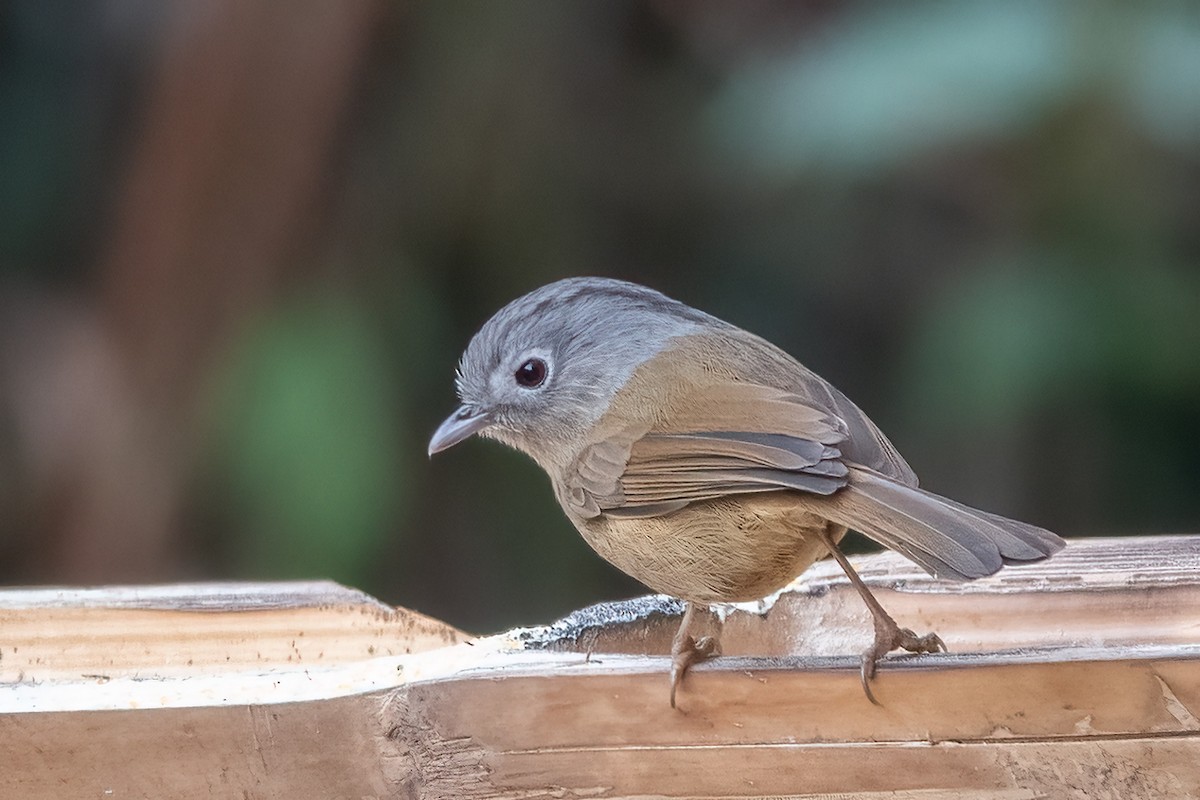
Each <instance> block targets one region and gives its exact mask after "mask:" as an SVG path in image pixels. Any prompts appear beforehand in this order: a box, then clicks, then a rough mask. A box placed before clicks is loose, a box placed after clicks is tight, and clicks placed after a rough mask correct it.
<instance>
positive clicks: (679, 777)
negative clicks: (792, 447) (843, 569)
mask: <svg viewBox="0 0 1200 800" xmlns="http://www.w3.org/2000/svg"><path fill="white" fill-rule="evenodd" d="M853 561H854V563H855V565H856V567H857V568H858V569H859V570H860V573H861V574H862V576H863V578H864V580H865V581H866V582H867V583H868V584H869V585H871V586H872V587H873V588H874V589H875V590H876V592H877V596H878V597H879V599H880V601H881V603H882V604H883V605H884V607H885V608H887V609H888V610H889V611H890V612H891V614H892V615H893V616H894V617H895V618H896V619H897V621H898V622H899V623H900V624H901V625H902V626H905V627H910V628H912V629H914V630H915V631H917V632H918V633H923V632H926V631H930V630H932V631H936V632H938V633H939V634H940V635H941V636H942V638H943V639H944V640H945V642H946V645H947V647H948V648H949V650H950V652H948V653H939V654H933V655H919V656H909V655H901V656H890V657H888V658H887V659H885V660H884V661H883V662H881V664H880V668H879V673H878V676H877V678H876V681H875V683H874V686H873V688H874V691H875V693H876V695H877V697H878V698H879V700H880V701H881V703H882V706H873V705H871V704H870V703H868V702H867V700H866V699H865V697H864V696H863V693H862V689H861V687H860V685H859V676H858V670H859V655H858V654H859V653H861V652H862V650H863V649H864V648H865V647H866V645H867V644H868V642H869V638H870V635H871V632H872V628H871V623H870V617H869V615H868V613H867V611H866V609H865V607H864V606H863V605H862V603H861V600H860V599H859V598H858V597H857V595H856V594H855V593H854V591H853V589H852V587H850V585H849V583H848V581H846V579H845V577H844V576H843V575H842V574H841V573H840V571H839V569H838V567H837V565H836V564H833V563H830V562H822V563H820V564H818V565H816V566H814V567H813V568H812V569H810V570H809V571H808V572H806V573H805V574H804V575H803V576H801V577H800V578H799V579H798V580H797V581H796V582H794V583H793V584H792V585H791V586H790V587H788V588H787V589H785V590H784V591H782V592H780V593H779V594H778V595H776V596H774V597H772V598H769V599H767V600H765V601H762V602H761V603H756V604H746V605H740V606H736V607H721V608H718V609H714V611H713V613H711V614H710V616H709V618H708V619H707V621H706V622H707V624H708V625H709V626H710V628H711V632H713V633H716V632H718V630H719V632H720V639H721V644H722V650H723V653H724V655H722V656H721V657H718V658H715V659H713V660H711V661H709V662H706V663H704V664H700V665H698V666H696V667H694V668H693V670H692V671H691V672H690V673H689V674H688V676H687V678H686V679H685V681H684V683H683V686H682V687H681V689H680V693H679V705H680V708H679V710H673V709H671V708H670V707H669V705H668V703H667V693H668V678H667V674H668V669H669V660H668V658H667V656H666V653H667V652H668V650H669V647H670V640H671V637H672V635H673V634H674V632H675V628H676V627H677V625H678V621H679V614H680V612H681V610H682V606H681V604H680V603H678V601H674V600H671V599H669V598H665V597H659V596H650V597H644V598H638V599H635V600H630V601H625V602H619V603H608V604H602V605H598V606H593V607H591V608H588V609H584V610H581V611H579V612H576V613H574V614H572V615H570V616H568V617H566V618H565V619H563V620H560V621H558V622H556V623H553V624H551V625H546V626H540V627H530V628H522V629H517V630H513V631H508V632H505V633H502V634H499V635H495V636H487V637H479V638H471V637H469V636H467V635H466V634H464V633H462V632H461V631H458V630H457V629H455V628H453V627H451V626H449V625H447V624H445V623H442V622H439V621H437V620H434V619H432V618H430V617H426V616H423V615H421V614H418V613H416V612H412V611H407V610H405V609H397V608H391V607H389V606H386V605H383V604H381V603H379V602H378V601H376V600H374V599H373V598H370V597H369V596H367V595H364V594H362V593H361V592H357V591H355V590H352V589H346V588H344V587H341V586H338V585H336V584H332V583H324V582H315V583H284V584H200V585H188V584H185V585H174V586H165V587H109V588H98V589H48V588H43V589H14V590H8V591H3V592H0V760H2V761H3V762H4V763H6V764H9V765H10V766H11V765H16V771H13V770H12V769H10V770H7V771H5V773H4V774H3V775H0V788H4V787H7V788H10V789H12V788H20V789H21V790H22V791H23V792H24V793H25V794H24V795H22V796H29V797H37V796H54V795H53V793H52V792H51V789H50V788H49V787H52V786H57V787H58V789H62V788H63V785H62V784H52V783H50V782H49V781H50V779H51V778H52V777H53V778H54V779H55V780H58V779H60V778H61V774H60V771H61V770H71V769H80V768H81V767H86V769H92V768H93V766H97V765H99V764H101V763H103V758H105V757H107V755H108V754H109V753H108V748H109V747H111V746H115V745H116V743H117V742H123V743H125V744H126V745H130V746H135V747H136V746H138V744H137V743H138V736H142V737H144V738H145V741H144V742H143V743H142V745H141V746H143V747H144V748H145V749H146V752H147V753H158V754H159V755H160V756H165V755H166V754H169V753H173V752H176V751H175V750H172V749H171V748H179V747H189V748H190V747H192V746H193V745H194V744H195V740H196V738H197V737H198V738H199V739H201V740H204V741H206V742H208V746H207V749H204V748H201V749H200V750H197V751H193V750H188V751H187V752H189V753H191V755H189V756H188V758H190V759H192V761H193V762H194V763H193V768H194V770H195V772H196V775H197V780H199V776H208V777H211V775H212V774H214V773H213V772H212V771H213V770H217V769H218V768H219V769H220V770H221V773H220V774H222V775H224V776H226V777H227V778H228V777H229V776H233V780H234V785H240V782H239V781H243V780H244V781H250V782H252V783H254V785H258V786H260V787H263V786H266V787H269V788H270V790H269V791H266V794H265V795H264V796H276V795H273V794H271V792H278V793H282V792H285V791H289V790H291V789H294V788H297V787H307V789H309V790H313V791H315V792H316V794H312V795H309V796H331V797H332V796H337V795H339V794H345V795H346V796H359V795H364V796H391V795H390V794H389V792H396V791H399V790H398V789H397V787H402V788H403V787H407V788H405V792H408V794H405V793H404V792H400V796H421V797H425V796H429V797H441V796H446V797H451V796H461V797H509V796H511V797H518V796H519V797H535V796H551V795H553V794H554V793H555V792H559V793H560V794H559V795H555V796H561V792H564V791H568V790H569V791H573V792H581V793H585V794H586V793H590V794H591V795H592V796H597V797H636V796H643V795H655V796H663V797H684V796H712V797H716V796H720V797H759V796H766V795H769V794H772V793H786V792H793V793H792V794H787V796H788V797H793V796H794V797H801V796H809V795H807V794H794V792H795V791H796V787H797V786H801V785H802V786H803V788H804V791H806V792H810V793H819V792H837V791H856V792H862V791H867V790H870V791H879V792H891V791H901V790H903V791H912V792H926V794H920V795H919V796H920V797H922V798H925V797H940V796H941V795H939V794H937V792H951V794H947V795H946V796H947V797H949V796H972V797H975V796H978V797H984V796H987V797H994V798H1001V797H1005V798H1008V797H1013V798H1015V797H1032V796H1034V795H1031V794H1020V793H1019V792H1018V793H1016V794H1011V793H1009V794H1005V792H1016V791H1017V790H1018V789H1020V790H1021V791H1024V789H1022V788H1021V787H1026V788H1027V787H1029V786H1040V787H1044V786H1053V785H1058V784H1056V783H1055V780H1059V779H1061V781H1065V782H1066V783H1064V784H1063V785H1067V784H1069V785H1076V784H1080V783H1081V782H1082V783H1081V785H1087V779H1085V778H1086V776H1084V778H1080V777H1079V776H1076V777H1071V776H1069V775H1068V776H1067V777H1065V778H1064V777H1062V775H1061V774H1059V773H1062V771H1063V769H1067V768H1066V767H1064V766H1062V765H1063V764H1066V763H1068V762H1069V763H1073V764H1075V765H1076V766H1075V767H1072V768H1073V769H1084V770H1085V771H1089V770H1090V771H1092V772H1096V771H1097V770H1101V771H1102V770H1103V769H1109V770H1110V772H1109V773H1104V774H1106V775H1110V777H1111V769H1113V768H1114V767H1113V764H1114V763H1116V764H1117V765H1118V766H1120V765H1122V764H1124V765H1125V767H1128V768H1129V769H1130V770H1132V772H1131V774H1134V773H1136V776H1137V779H1138V780H1139V781H1143V783H1139V784H1138V785H1137V786H1133V784H1130V786H1131V787H1133V788H1132V789H1130V791H1129V792H1127V793H1126V794H1125V795H1123V796H1130V797H1135V796H1141V795H1140V794H1138V792H1137V791H1134V789H1139V790H1140V789H1145V791H1146V792H1150V793H1153V791H1155V790H1156V787H1158V788H1161V787H1163V786H1165V787H1167V789H1171V787H1176V788H1178V787H1182V788H1183V789H1184V790H1187V791H1188V792H1192V791H1194V792H1197V793H1200V766H1197V764H1200V536H1169V537H1168V536H1163V537H1134V538H1120V539H1077V540H1073V541H1071V543H1070V544H1069V546H1068V547H1067V548H1066V550H1064V551H1063V552H1062V553H1060V554H1059V555H1057V556H1056V557H1055V558H1053V559H1050V560H1048V561H1046V562H1042V563H1039V564H1032V565H1026V566H1021V567H1015V568H1007V569H1005V570H1002V571H1001V572H1000V573H998V574H997V575H995V576H993V577H991V578H985V579H982V580H979V581H975V582H972V583H966V584H962V583H955V582H950V581H941V580H937V579H934V578H931V577H929V576H927V575H925V574H924V573H922V572H920V571H919V570H918V569H917V568H916V567H914V566H913V565H911V564H910V563H909V562H907V561H905V560H904V559H902V558H900V557H899V556H896V555H894V554H891V553H882V554H875V555H870V556H863V557H858V558H855V559H853ZM172 709H174V710H175V712H171V710H172ZM222 709H227V710H228V712H229V713H225V712H223V711H222ZM168 712H171V713H176V714H177V715H178V716H177V717H172V716H170V714H169V713H168ZM163 714H168V716H166V717H164V716H162V715H163ZM147 715H150V716H147ZM264 719H265V720H266V722H265V723H264V722H263V720H264ZM149 720H153V722H152V723H150V724H147V721H149ZM180 725H182V726H185V728H186V727H187V726H191V728H190V730H191V733H190V734H189V736H190V737H192V738H189V739H187V741H186V742H182V741H176V739H175V738H173V737H175V735H176V734H177V733H178V730H179V728H178V726H180ZM264 725H265V727H264ZM197 726H199V727H197ZM210 729H211V730H210ZM243 729H244V730H243ZM197 731H199V732H198V733H197ZM328 736H333V737H335V740H336V741H338V742H341V741H345V740H347V739H348V740H350V741H352V742H354V743H355V744H353V745H352V746H351V745H347V746H346V748H345V749H344V751H343V750H337V748H336V747H335V748H334V750H337V753H338V755H336V756H335V755H333V754H330V753H328V752H327V753H325V758H326V759H327V761H328V760H329V759H332V760H333V761H332V762H330V763H326V764H325V766H324V767H323V768H322V770H321V771H320V772H312V773H311V774H309V773H305V772H304V771H303V770H299V771H297V770H298V768H297V767H296V766H295V764H296V762H295V757H296V754H297V753H300V752H308V750H310V749H311V748H312V747H313V744H312V741H314V740H313V738H312V737H317V739H319V740H323V739H324V738H325V737H328ZM48 743H51V744H48ZM64 743H67V744H69V745H70V747H69V748H68V749H67V750H65V751H64V753H63V755H62V758H61V759H58V758H56V757H55V756H54V754H53V753H54V750H55V747H56V746H59V747H66V744H64ZM937 743H941V744H946V745H948V744H956V745H961V746H967V745H986V747H984V750H981V751H977V750H970V749H968V750H962V751H948V750H945V749H944V748H943V749H941V750H939V751H938V753H937V754H935V755H931V754H930V753H929V752H927V750H918V751H914V750H912V749H911V746H912V745H914V744H917V745H925V746H928V745H932V744H937ZM1038 743H1040V744H1041V745H1045V744H1046V743H1053V744H1054V745H1055V746H1056V747H1058V748H1060V749H1059V750H1057V751H1055V752H1057V753H1058V755H1056V756H1054V757H1053V758H1052V759H1051V760H1054V759H1058V760H1059V761H1058V762H1056V763H1059V766H1058V767H1056V768H1055V770H1057V772H1055V775H1058V777H1057V778H1054V777H1053V776H1051V777H1049V778H1047V777H1046V776H1045V775H1042V777H1038V776H1039V775H1040V774H1041V773H1039V772H1038V769H1041V768H1042V767H1041V766H1039V765H1044V760H1045V757H1048V756H1043V755H1037V754H1033V753H1032V751H1030V750H1028V749H1023V747H1024V746H1025V745H1030V744H1038ZM328 747H329V745H328V744H325V745H323V746H322V749H327V748H328ZM863 747H867V748H876V750H877V749H878V748H879V747H884V748H885V749H887V753H888V755H887V758H886V759H885V760H884V761H882V762H879V764H878V766H879V767H880V768H882V770H883V773H884V774H876V773H875V772H872V774H870V775H864V774H861V773H862V770H861V769H859V768H857V766H856V759H859V758H861V756H858V755H853V754H854V753H855V752H861V748H863ZM1097 747H1100V748H1101V749H1100V750H1097V749H1096V748H1097ZM796 748H802V749H804V752H805V753H806V754H807V755H806V756H805V760H804V763H803V765H801V766H798V765H797V762H796V761H795V758H794V753H795V749H796ZM856 748H859V749H858V750H856ZM1014 748H1015V749H1014ZM1072 748H1075V749H1072ZM1079 748H1082V749H1079ZM1147 748H1149V749H1147ZM246 749H250V750H255V751H256V752H257V754H258V755H257V758H256V760H254V762H253V763H244V761H245V759H244V758H242V755H244V752H243V751H244V750H246ZM710 751H711V752H710ZM985 751H986V757H984V755H983V754H984V752H985ZM48 752H49V754H48ZM706 752H708V753H709V755H708V756H705V755H704V754H705V753H706ZM872 752H875V751H874V750H873V751H872ZM880 752H881V751H880ZM714 753H715V754H716V755H713V754H714ZM89 754H90V756H91V757H92V760H91V761H89ZM639 754H640V755H639ZM647 754H653V756H654V760H655V763H660V764H666V765H667V766H665V767H662V769H664V770H666V771H665V772H662V773H661V774H658V773H655V772H653V771H650V772H647V769H648V768H647V766H646V762H645V761H644V759H645V758H647V757H648V755H647ZM731 754H733V755H731ZM1148 754H1149V755H1148ZM877 755H878V753H877ZM1110 756H1111V758H1110ZM664 758H665V759H666V761H663V759H664ZM704 758H708V759H710V760H709V761H704V760H703V759H704ZM714 758H715V759H716V760H715V761H712V760H711V759H714ZM930 758H933V759H934V760H933V761H929V759H930ZM1064 758H1065V759H1067V760H1066V761H1062V759H1064ZM697 759H700V760H697ZM1147 759H1148V760H1147ZM93 761H94V762H95V763H94V764H93ZM151 761H153V759H151ZM951 762H952V763H953V764H954V765H955V766H954V769H955V770H957V771H955V772H954V773H953V775H950V773H947V772H946V769H948V767H946V766H945V765H946V764H948V763H951ZM1143 762H1144V763H1143ZM230 764H233V766H232V767H231V766H230ZM285 764H286V765H287V768H286V769H284V766H283V765H285ZM21 765H28V767H27V771H25V772H22V766H21ZM722 765H723V766H722ZM1081 765H1085V766H1081ZM1086 765H1090V766H1086ZM1130 765H1132V766H1130ZM1134 767H1136V768H1137V769H1134ZM1143 767H1144V769H1143ZM100 769H101V772H100V773H97V774H103V768H100ZM147 769H150V768H149V767H147ZM56 770H58V771H56ZM110 770H111V768H110ZM897 770H899V771H900V772H897ZM963 770H966V771H965V772H964V771H963ZM1023 770H1024V771H1023ZM185 773H186V770H185ZM746 774H753V775H757V776H758V780H757V782H755V781H751V782H750V783H749V784H747V783H746V782H745V780H743V778H744V776H745V775H746ZM1096 774H1100V773H1099V772H1096ZM1022 775H1024V776H1025V777H1024V778H1022V777H1021V776H1022ZM239 776H240V777H239ZM614 776H620V777H614ZM1030 776H1032V777H1030ZM1147 776H1149V777H1147ZM1093 777H1094V776H1093ZM1151 779H1153V780H1151ZM1096 780H1098V778H1096ZM1105 780H1108V778H1105ZM1131 780H1132V779H1131ZM1147 780H1149V781H1150V782H1149V783H1145V782H1144V781H1147ZM39 781H45V782H42V783H40V782H39ZM121 781H125V783H124V784H121ZM180 781H182V783H181V782H180ZM1071 781H1074V783H1071ZM1155 781H1158V782H1157V783H1155ZM1164 782H1165V783H1164ZM110 783H113V784H114V785H123V786H125V788H127V789H130V790H131V791H133V790H135V789H136V790H145V788H146V787H152V788H153V789H154V790H155V791H185V790H186V789H187V788H188V787H189V786H190V785H191V784H189V783H187V776H186V774H182V775H181V776H172V775H165V774H160V773H158V772H154V771H153V770H152V769H151V770H150V771H148V772H145V773H144V774H141V777H140V778H139V777H138V773H131V774H125V773H120V774H118V773H113V774H112V780H111V781H110ZM293 784H294V785H293ZM196 785H202V784H196ZM67 786H68V787H74V788H79V789H83V788H85V784H83V783H81V784H79V785H78V786H75V785H74V784H67ZM864 787H865V788H864ZM871 787H874V788H871ZM989 787H991V788H989ZM1014 787H1016V788H1014ZM1139 787H1140V788H1139ZM39 788H42V789H44V790H45V793H43V794H41V795H39V793H38V790H39ZM58 789H56V790H55V791H57V790H58ZM929 792H933V793H934V794H929ZM954 792H958V793H960V794H954ZM987 792H992V793H991V794H988V793H987ZM542 793H545V795H543V794H542ZM961 793H966V794H961ZM4 794H5V796H17V795H11V794H10V793H9V792H4ZM256 796H257V795H256ZM278 796H284V795H282V794H279V795H278ZM863 796H869V795H863ZM889 796H892V795H889ZM897 796H899V795H897ZM913 796H916V795H913ZM1166 796H1176V795H1175V794H1171V793H1170V792H1168V795H1166ZM1178 796H1191V795H1190V794H1178Z"/></svg>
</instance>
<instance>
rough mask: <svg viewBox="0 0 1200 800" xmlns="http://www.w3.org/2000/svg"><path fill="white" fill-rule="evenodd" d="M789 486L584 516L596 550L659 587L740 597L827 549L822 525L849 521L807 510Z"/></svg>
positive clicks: (753, 595) (694, 595) (777, 584)
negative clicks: (638, 511) (653, 509)
mask: <svg viewBox="0 0 1200 800" xmlns="http://www.w3.org/2000/svg"><path fill="white" fill-rule="evenodd" d="M799 506H800V504H799V503H797V502H796V498H795V495H793V494H791V493H788V492H772V493H768V494H760V495H753V496H750V497H745V498H738V499H727V500H713V501H707V502H703V503H695V504H693V505H690V506H687V507H686V508H683V509H681V510H679V511H676V512H674V513H673V514H668V515H666V516H662V517H651V518H647V519H615V518H610V517H606V516H603V515H602V516H600V517H598V518H596V519H592V520H585V521H582V522H581V523H580V524H579V530H580V532H581V533H582V534H583V537H584V539H586V540H587V542H588V544H590V545H591V546H592V547H593V548H594V549H595V550H596V552H597V553H599V554H600V555H601V556H603V557H604V558H605V559H606V560H608V561H609V562H610V563H612V564H613V565H614V566H616V567H617V568H618V569H620V570H621V571H623V572H625V573H627V574H629V575H631V576H633V577H634V578H636V579H638V580H639V581H641V582H642V583H644V584H646V585H647V586H649V587H650V588H651V589H653V590H654V591H656V592H662V593H663V594H669V595H673V596H675V597H679V598H682V599H684V600H692V601H695V602H740V601H745V600H755V599H757V598H760V597H764V596H766V595H768V594H770V593H771V592H774V591H776V590H777V589H780V588H782V587H783V586H786V585H787V584H788V583H789V582H790V581H791V580H792V579H793V578H795V577H796V576H797V575H799V574H800V573H801V572H803V571H804V570H805V569H807V568H808V566H809V565H810V564H812V563H813V562H814V561H816V560H817V559H819V558H822V557H824V556H825V555H826V554H827V550H826V548H825V546H824V544H822V542H821V540H820V538H819V537H818V535H817V534H818V533H819V532H820V531H821V530H828V531H829V532H830V534H831V535H832V536H833V537H834V540H835V541H836V540H838V539H840V538H841V537H842V535H843V534H844V533H845V529H844V528H842V527H840V526H837V525H834V524H833V523H830V522H828V521H827V520H825V519H824V518H822V517H820V516H817V515H815V514H812V513H809V512H807V511H804V510H803V509H802V508H800V507H799Z"/></svg>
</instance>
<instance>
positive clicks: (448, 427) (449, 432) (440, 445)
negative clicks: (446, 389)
mask: <svg viewBox="0 0 1200 800" xmlns="http://www.w3.org/2000/svg"><path fill="white" fill-rule="evenodd" d="M491 424H492V420H491V418H489V417H488V415H487V414H486V413H485V412H483V411H476V410H475V409H473V408H470V407H468V406H459V407H458V410H457V411H455V412H454V413H453V414H451V415H450V416H448V417H446V421H445V422H443V423H442V424H441V425H439V426H438V429H437V430H436V431H434V432H433V438H432V439H430V440H429V455H431V456H432V455H433V454H434V453H440V452H442V451H443V450H445V449H446V448H448V447H453V446H454V445H456V444H458V443H459V442H461V441H462V440H463V439H467V438H470V437H471V436H474V435H475V434H477V433H479V432H480V431H481V430H483V429H484V428H486V427H487V426H488V425H491Z"/></svg>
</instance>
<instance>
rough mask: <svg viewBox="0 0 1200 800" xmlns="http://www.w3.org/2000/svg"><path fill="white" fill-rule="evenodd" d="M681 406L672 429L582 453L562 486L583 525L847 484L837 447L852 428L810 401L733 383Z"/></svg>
mask: <svg viewBox="0 0 1200 800" xmlns="http://www.w3.org/2000/svg"><path fill="white" fill-rule="evenodd" d="M684 400H685V402H681V403H678V404H677V406H676V409H675V410H674V412H673V413H672V414H671V415H670V421H669V423H660V424H658V425H656V426H654V427H652V428H651V429H650V430H648V431H644V432H643V431H631V430H628V429H626V430H622V431H618V432H617V433H614V434H612V435H610V436H609V437H607V438H605V439H603V440H601V441H599V442H596V443H594V444H592V445H591V446H589V447H587V448H585V449H584V451H583V452H582V453H581V454H580V456H579V458H578V459H577V460H576V462H575V464H574V465H573V468H572V469H571V470H569V471H568V476H567V479H566V481H565V482H564V487H563V488H564V489H565V496H564V498H563V499H564V501H565V502H566V503H568V504H569V505H570V506H571V509H572V510H573V511H574V512H575V513H577V514H579V515H580V516H582V517H585V518H591V517H596V516H599V515H600V514H602V513H603V514H608V515H611V516H623V517H649V516H658V515H661V514H666V513H670V512H671V511H676V510H678V509H680V508H682V507H684V506H686V505H687V504H688V503H692V502H696V501H699V500H711V499H714V498H719V497H723V496H726V495H732V494H745V493H750V492H768V491H778V490H780V489H793V490H799V491H803V492H810V493H813V494H818V495H828V494H832V493H833V492H835V491H837V490H838V489H840V488H841V487H843V486H845V485H846V483H847V475H848V468H847V466H846V464H844V463H843V462H842V459H841V455H842V454H841V451H840V450H839V449H838V447H837V445H838V443H839V442H842V441H844V440H845V439H846V435H847V429H846V424H845V422H843V421H842V420H841V419H840V418H838V417H836V416H833V415H831V414H829V413H828V412H826V411H823V410H821V409H818V408H816V407H814V406H812V405H810V404H809V403H807V402H805V400H804V399H803V398H801V397H798V396H797V395H794V394H791V393H788V392H784V391H781V390H778V389H773V388H770V387H765V386H759V385H755V384H748V383H730V384H724V385H721V386H718V387H706V388H705V389H704V390H703V391H697V392H696V393H695V396H694V397H688V398H684Z"/></svg>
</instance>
